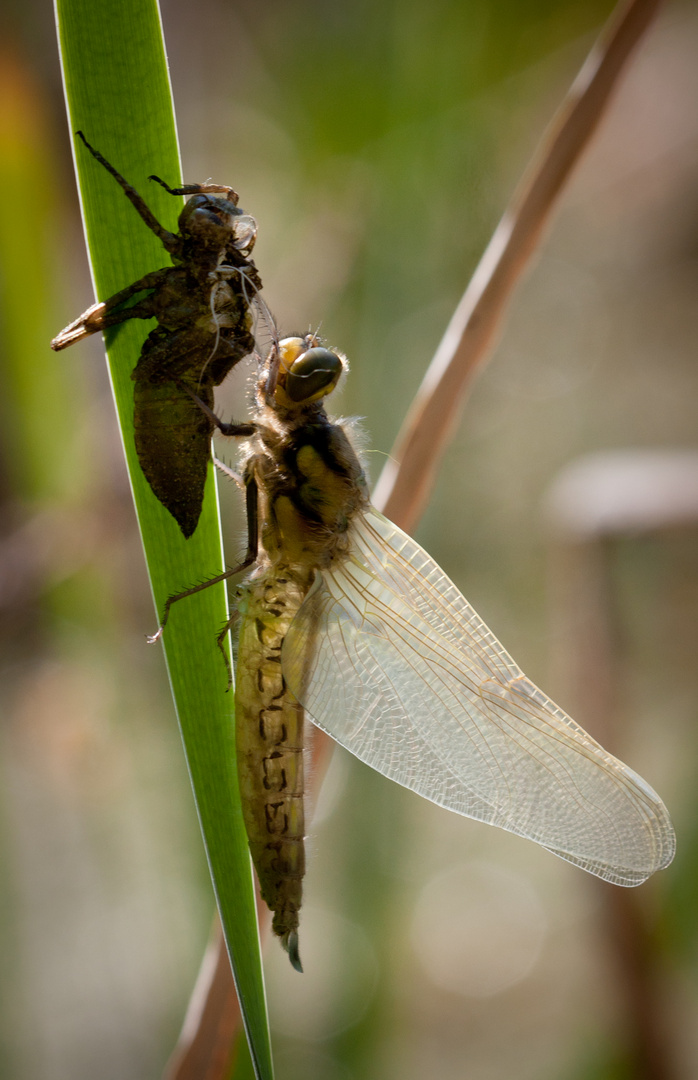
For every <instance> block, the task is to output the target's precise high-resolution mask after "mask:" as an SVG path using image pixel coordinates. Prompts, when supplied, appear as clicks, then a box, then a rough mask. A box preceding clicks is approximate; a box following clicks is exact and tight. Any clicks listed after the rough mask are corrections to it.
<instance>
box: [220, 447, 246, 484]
mask: <svg viewBox="0 0 698 1080" xmlns="http://www.w3.org/2000/svg"><path fill="white" fill-rule="evenodd" d="M213 464H214V465H215V466H216V468H217V469H218V471H219V472H222V473H223V474H224V476H227V477H229V478H230V479H231V480H232V481H233V482H234V483H235V484H237V486H238V487H244V486H245V481H244V479H243V477H242V476H241V475H240V473H237V472H235V469H231V468H230V466H229V465H226V464H225V462H224V461H221V459H220V458H217V457H216V455H215V454H214V455H213Z"/></svg>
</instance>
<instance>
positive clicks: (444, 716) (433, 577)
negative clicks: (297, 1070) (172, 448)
mask: <svg viewBox="0 0 698 1080" xmlns="http://www.w3.org/2000/svg"><path fill="white" fill-rule="evenodd" d="M345 368H346V360H345V358H344V357H343V355H342V354H341V353H339V352H338V351H336V350H330V349H328V348H325V347H324V346H322V345H321V344H320V342H319V341H318V339H317V338H316V337H315V336H314V335H306V336H305V337H301V336H297V337H289V338H285V339H283V340H282V341H280V342H279V343H278V345H276V346H274V347H273V348H272V350H271V352H270V354H269V357H268V358H267V361H266V362H265V363H264V364H263V365H262V367H261V369H260V374H259V381H258V384H257V387H256V404H255V409H254V415H253V417H252V422H251V424H246V425H235V424H229V425H225V424H221V423H220V421H219V422H218V424H219V427H220V428H221V430H223V431H224V433H225V434H228V435H233V436H235V435H237V436H240V437H242V436H248V438H247V441H246V443H245V444H244V446H243V449H242V462H241V464H242V469H241V473H240V477H239V478H240V482H241V483H242V485H243V486H244V489H245V491H246V503H247V515H248V550H247V554H246V556H245V558H244V559H243V561H242V563H241V564H240V565H239V566H236V567H235V568H233V569H231V570H228V571H226V572H225V573H224V574H221V575H218V576H217V577H216V578H214V579H211V581H209V582H204V583H202V584H201V585H198V586H196V587H195V588H193V589H189V590H187V591H186V592H183V593H180V594H178V595H177V596H174V597H171V598H170V600H168V601H167V605H166V608H165V612H164V618H163V622H162V623H161V625H160V628H159V630H158V631H157V633H156V634H155V635H153V638H152V639H151V640H157V639H158V638H159V637H160V636H161V634H162V632H163V630H164V626H165V623H166V620H167V616H168V613H169V609H170V605H171V604H172V603H174V602H175V601H177V600H180V599H182V598H184V597H185V596H189V595H191V594H192V593H194V592H198V591H199V590H200V589H202V588H206V587H207V586H208V585H209V584H213V583H214V582H219V581H221V580H224V579H226V578H228V577H231V576H233V575H234V574H238V573H240V572H241V571H242V570H245V569H248V568H250V567H253V569H252V571H251V573H250V574H249V576H248V578H247V580H246V581H245V582H244V583H243V585H242V586H241V587H240V589H239V592H238V596H239V603H238V611H237V617H238V619H239V638H238V647H237V665H236V688H235V706H236V741H237V755H238V775H239V784H240V794H241V798H242V803H243V814H244V820H245V826H246V829H247V835H248V839H249V846H250V851H251V854H252V859H253V863H254V866H255V869H256V872H257V876H258V878H259V882H260V886H261V892H262V896H263V898H264V900H265V902H266V903H267V905H268V906H269V908H270V909H271V910H272V912H273V922H272V928H273V931H274V933H275V934H276V935H277V936H278V937H280V939H281V942H282V944H283V946H284V947H285V948H286V950H287V952H288V954H289V957H290V960H291V963H292V964H293V966H294V967H295V968H297V969H298V970H302V967H301V962H300V955H299V946H298V924H299V910H300V907H301V900H302V879H303V873H304V866H305V855H304V846H303V844H304V842H303V837H304V812H303V798H304V787H305V785H304V775H303V774H304V764H303V757H304V747H305V744H306V740H305V733H304V724H305V718H306V717H308V718H309V719H310V720H311V721H312V723H313V724H315V725H316V726H317V727H319V728H321V729H322V730H323V731H325V732H327V734H328V735H330V736H332V738H333V739H334V740H336V742H338V743H339V744H340V745H342V746H344V747H346V748H347V749H348V750H349V751H351V753H353V754H355V755H356V757H358V758H359V759H360V760H361V761H363V762H365V763H366V764H367V765H370V766H372V768H374V769H376V770H377V771H378V772H380V773H382V774H383V775H384V776H387V777H389V778H390V779H391V780H395V781H396V782H397V783H399V784H402V785H403V786H404V787H406V788H410V789H411V790H412V791H415V792H417V793H418V794H419V795H422V796H424V797H425V798H426V799H429V800H430V801H431V802H434V803H437V804H438V805H439V806H443V807H445V808H446V809H448V810H453V811H455V812H456V813H458V814H462V815H464V816H466V817H470V818H474V819H476V820H477V821H482V822H486V823H488V824H490V825H496V826H498V827H499V828H502V829H506V830H507V831H509V832H512V833H515V834H516V835H518V836H522V837H526V838H527V839H529V840H533V841H535V842H536V843H537V844H540V845H541V846H542V847H543V848H546V849H547V850H548V851H550V852H552V853H553V854H555V855H558V856H559V857H560V858H562V859H565V860H567V861H568V862H570V863H573V864H574V865H575V866H578V867H581V868H582V869H583V870H587V871H589V873H591V874H595V875H596V876H597V877H599V878H602V879H604V880H605V881H609V882H613V883H614V884H616V885H625V886H634V885H639V884H641V883H642V882H643V881H645V880H646V879H647V878H648V877H649V876H650V875H651V874H653V873H654V872H655V871H656V870H659V869H661V868H663V867H666V866H668V864H669V863H670V862H671V860H672V858H673V856H674V848H675V838H674V832H673V828H672V825H671V821H670V818H669V814H668V812H667V810H666V807H665V806H664V804H663V803H662V801H661V799H660V798H659V796H658V795H657V794H656V792H655V791H654V790H653V789H652V788H651V787H650V786H649V784H648V783H646V781H645V780H643V779H642V777H640V776H639V775H638V774H637V773H636V772H634V771H633V770H632V769H630V768H629V767H628V766H627V765H625V764H623V762H622V761H619V760H618V759H617V758H615V757H613V756H612V755H611V754H609V753H608V752H607V751H606V750H604V749H603V747H602V746H600V745H599V743H597V742H596V741H595V740H594V739H593V738H592V737H591V736H590V735H588V734H587V733H586V732H585V731H584V730H583V728H581V727H580V726H579V725H578V724H576V723H575V722H574V720H572V719H570V717H569V716H567V715H566V714H565V713H564V712H563V710H562V709H561V708H559V706H557V705H555V704H554V702H553V701H551V700H550V698H549V697H547V696H546V695H545V694H544V693H543V692H542V691H541V690H539V689H538V687H537V686H535V685H534V684H533V683H532V682H531V681H530V679H528V678H527V677H526V675H524V674H523V672H522V671H521V670H520V668H519V667H517V665H516V664H515V662H514V661H513V660H512V658H511V657H510V656H509V654H508V653H507V652H506V651H505V649H504V648H503V646H502V645H501V644H500V643H499V641H498V640H497V638H496V637H495V636H494V634H493V633H492V631H491V630H489V629H488V627H487V626H486V625H485V623H484V622H483V621H482V619H481V618H480V617H479V616H478V615H477V614H476V613H475V611H474V610H473V608H472V607H471V606H470V604H469V603H468V601H467V600H465V598H464V597H463V596H462V595H461V593H460V592H459V590H458V589H457V587H456V586H455V585H454V584H453V582H451V581H450V580H449V579H448V578H447V576H446V574H445V573H444V572H443V570H441V569H440V567H439V566H437V564H436V563H435V562H434V560H433V559H432V558H431V557H430V556H429V555H428V554H427V553H426V552H425V551H424V550H423V549H422V548H421V547H420V546H419V544H417V543H416V542H415V541H414V540H413V539H412V538H411V537H410V536H408V535H407V534H406V533H404V532H403V531H402V530H401V529H399V528H398V527H397V526H396V525H394V524H393V523H392V522H390V521H389V520H388V519H387V518H385V517H384V516H383V515H382V514H380V513H379V512H378V511H377V510H376V509H375V507H373V506H372V505H371V502H370V499H369V493H368V487H367V482H366V477H365V475H364V472H363V469H362V466H361V464H360V461H359V458H358V456H357V454H356V452H355V450H354V448H353V446H352V442H351V431H350V429H349V428H348V426H347V425H345V424H344V423H340V422H336V421H333V420H332V419H330V418H329V417H328V415H327V413H326V412H325V408H324V401H325V398H326V397H327V395H328V394H330V393H331V391H332V390H334V388H335V387H336V385H337V383H338V381H339V379H340V378H341V376H342V374H343V373H344V371H345ZM250 431H252V432H253V433H252V435H251V437H249V435H250ZM224 633H225V631H224ZM222 638H223V635H221V637H220V638H219V642H221V641H222Z"/></svg>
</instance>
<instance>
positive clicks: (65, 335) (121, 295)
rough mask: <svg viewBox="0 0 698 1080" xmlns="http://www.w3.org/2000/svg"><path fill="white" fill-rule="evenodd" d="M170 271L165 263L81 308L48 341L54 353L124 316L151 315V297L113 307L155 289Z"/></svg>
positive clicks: (116, 323) (118, 321)
mask: <svg viewBox="0 0 698 1080" xmlns="http://www.w3.org/2000/svg"><path fill="white" fill-rule="evenodd" d="M171 273H172V267H167V266H166V267H163V269H162V270H154V271H153V272H152V273H150V274H146V275H145V277H142V278H140V279H139V280H138V281H134V283H133V284H132V285H127V286H126V288H125V289H121V290H120V291H119V292H117V293H114V295H113V296H110V297H109V299H108V300H100V301H98V302H97V303H96V304H93V305H92V307H89V308H88V309H87V311H83V313H82V315H79V316H78V318H77V319H75V320H74V321H73V322H71V323H70V324H69V325H68V326H66V327H65V329H64V330H61V332H60V334H58V335H57V336H56V337H55V338H54V339H53V341H52V342H51V348H52V349H53V351H54V352H60V350H61V349H66V348H67V347H68V345H74V344H75V342H76V341H82V339H83V338H86V337H88V336H89V335H90V334H96V333H99V331H100V330H106V328H107V327H108V326H117V325H118V324H119V323H122V322H126V320H127V319H150V318H152V317H153V315H154V314H155V311H154V310H153V298H152V296H145V297H143V299H142V300H139V301H138V302H137V303H135V304H132V305H131V307H127V308H121V309H120V310H119V311H114V310H113V309H114V308H117V307H118V306H119V305H120V304H123V303H124V302H125V301H126V300H130V298H131V297H132V296H135V295H136V293H139V292H144V291H146V290H152V289H158V288H159V287H160V285H162V284H163V283H164V282H165V281H166V280H167V277H168V275H169V274H171Z"/></svg>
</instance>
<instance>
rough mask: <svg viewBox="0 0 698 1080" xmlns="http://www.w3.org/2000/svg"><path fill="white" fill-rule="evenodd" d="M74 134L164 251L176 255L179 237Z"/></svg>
mask: <svg viewBox="0 0 698 1080" xmlns="http://www.w3.org/2000/svg"><path fill="white" fill-rule="evenodd" d="M75 134H76V135H79V136H80V138H81V139H82V141H83V142H84V144H85V146H86V147H87V149H88V150H89V151H90V153H91V154H92V157H93V158H96V160H97V161H98V162H99V163H100V165H103V166H104V168H105V169H106V170H107V172H108V173H111V175H112V176H113V177H114V179H115V180H116V182H117V184H119V185H120V186H121V188H122V189H123V192H124V194H125V195H126V197H127V198H128V199H130V201H131V203H132V204H133V206H134V207H135V208H136V210H137V211H138V213H139V214H140V216H141V218H142V219H143V221H144V222H145V223H146V225H147V226H148V228H149V229H151V230H152V232H154V233H155V235H156V236H157V238H158V239H159V240H160V241H161V242H162V244H163V246H164V247H165V249H166V250H167V251H169V252H170V254H173V253H178V252H179V249H180V240H179V237H177V236H175V235H174V233H171V232H169V231H168V230H167V229H165V228H164V226H162V225H161V224H160V222H159V221H158V219H157V218H156V217H155V214H154V213H153V212H152V210H151V209H150V207H149V206H148V205H147V204H146V202H145V200H144V199H143V198H142V197H141V196H140V195H139V194H138V192H137V191H136V189H135V188H133V187H131V185H130V184H129V182H128V181H127V180H125V179H124V177H123V176H122V175H121V173H119V172H117V171H116V169H115V168H114V166H113V165H111V164H110V163H109V162H108V161H107V159H106V158H105V157H103V156H102V155H101V154H100V152H99V150H95V148H94V146H91V145H90V143H88V141H87V139H86V138H85V136H84V135H83V133H82V132H81V131H76V133H75Z"/></svg>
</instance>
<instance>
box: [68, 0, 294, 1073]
mask: <svg viewBox="0 0 698 1080" xmlns="http://www.w3.org/2000/svg"><path fill="white" fill-rule="evenodd" d="M56 14H57V23H58V32H59V41H60V48H61V57H62V64H63V77H64V84H65V91H66V99H67V103H68V114H69V122H70V128H71V131H72V132H75V131H76V130H78V129H79V130H82V131H84V132H85V135H86V136H87V138H88V139H89V141H90V142H91V143H92V144H93V145H94V146H96V147H97V148H98V149H99V150H100V151H101V152H102V153H103V154H104V156H105V157H106V158H107V159H108V160H110V161H112V162H113V163H114V165H115V166H116V167H117V169H118V170H119V171H120V172H121V173H122V175H124V176H126V177H127V178H128V180H129V181H130V182H131V183H132V184H133V186H134V187H135V188H136V189H137V190H138V191H139V192H141V194H143V195H144V196H145V197H146V199H147V201H148V204H149V205H150V207H151V209H152V210H153V212H154V213H155V215H156V217H157V218H158V219H159V220H160V221H161V223H162V224H164V225H165V227H166V228H169V229H174V228H176V224H175V223H176V217H177V214H178V212H179V210H180V209H181V200H179V199H175V198H173V197H172V196H170V195H168V194H167V192H165V191H163V189H162V188H159V187H158V186H157V185H155V184H149V183H148V181H147V177H148V175H149V174H150V173H153V172H156V173H158V175H161V176H162V177H163V178H165V179H166V180H168V181H169V182H170V183H171V184H173V185H174V184H178V183H179V182H180V167H179V156H178V149H177V138H176V129H175V120H174V114H173V109H172V100H171V92H170V85H169V77H168V72H167V64H166V59H165V51H164V44H163V40H162V29H161V25H160V17H159V10H158V7H157V4H156V3H155V0H120V2H119V3H118V4H114V3H108V2H106V0H98V2H95V0H56ZM74 152H75V156H76V170H77V174H78V179H79V186H80V197H81V204H82V211H83V219H84V223H85V231H86V235H87V239H88V246H89V250H90V258H91V263H92V273H93V278H94V282H95V290H96V294H97V296H98V297H99V298H100V299H104V298H106V297H108V296H109V295H111V294H112V293H114V292H116V291H117V290H118V289H120V288H123V287H124V286H125V285H128V284H129V283H130V282H132V281H134V280H136V279H137V278H139V277H141V276H142V275H143V274H145V273H147V272H148V271H150V270H155V269H158V268H159V267H161V266H165V265H168V264H169V258H168V256H167V255H166V253H165V252H164V250H163V248H162V246H161V244H160V242H159V241H158V240H157V238H156V237H155V236H154V235H153V234H152V233H150V232H149V230H148V229H147V228H146V227H145V225H144V224H143V222H142V221H141V220H140V218H139V217H138V215H137V214H136V212H135V210H134V209H133V207H132V206H131V205H130V203H129V202H128V201H127V199H126V198H125V196H124V194H123V192H122V191H121V189H120V188H119V186H118V185H117V184H116V182H115V181H114V180H113V178H112V177H110V176H109V175H108V174H107V172H106V171H105V170H104V169H103V168H101V167H100V166H99V165H98V163H97V162H96V161H94V159H93V158H92V157H91V156H90V155H89V154H88V152H87V150H85V148H84V147H83V146H82V145H81V144H80V143H78V144H77V146H76V147H75V151H74ZM150 328H151V324H144V323H136V322H135V321H134V322H130V323H126V324H124V325H123V326H121V327H118V328H117V329H116V330H113V331H111V332H109V334H108V340H107V352H108V360H109V370H110V375H111V380H112V387H113V390H114V396H115V401H116V407H117V412H118V416H119V422H120V425H121V431H122V439H123V443H124V451H125V455H126V460H127V463H128V469H129V474H130V478H131V485H132V490H133V496H134V501H135V504H136V510H137V513H138V518H139V523H140V529H141V535H142V539H143V546H144V549H145V554H146V561H147V564H148V569H149V573H150V580H151V584H152V589H153V595H154V599H155V605H156V609H157V611H158V612H161V611H162V609H163V604H164V601H165V599H166V598H167V596H168V595H170V594H172V593H174V592H178V591H180V590H181V589H183V588H186V587H187V586H189V585H190V584H193V583H195V582H197V581H199V580H201V579H202V578H205V577H208V576H211V575H213V574H215V573H216V572H218V571H219V570H220V569H221V566H222V564H223V554H222V547H221V539H220V528H219V517H218V503H217V496H216V491H215V484H214V482H213V478H212V477H211V476H210V475H209V479H208V481H207V490H206V497H205V500H204V507H203V511H202V515H201V519H200V523H199V526H198V528H197V530H196V532H195V533H194V535H193V536H192V537H191V538H190V539H189V540H185V539H184V538H183V536H182V534H181V532H180V530H179V527H178V526H177V524H176V522H175V521H174V519H173V518H172V517H171V516H170V515H169V513H168V512H167V511H166V510H165V509H164V508H163V507H162V506H161V505H160V503H159V502H158V501H157V499H156V498H155V496H154V495H153V494H152V492H151V490H150V488H149V486H148V484H147V482H146V480H145V478H144V476H143V474H142V472H141V469H140V466H139V464H138V460H137V457H136V452H135V447H134V442H133V385H134V384H133V382H132V380H131V377H130V376H131V371H132V370H133V367H134V365H135V363H136V360H137V358H138V356H139V353H140V348H141V344H142V342H143V339H144V337H145V335H146V333H147V332H148V330H149V329H150ZM58 362H60V363H64V364H66V365H69V364H70V359H69V357H66V358H63V357H61V358H60V360H59V361H58ZM68 370H69V368H68ZM226 618H227V610H226V596H225V589H224V587H223V586H218V587H215V588H211V589H208V590H206V591H205V592H203V593H200V594H197V595H196V596H194V597H192V598H191V599H190V600H188V601H185V602H183V603H182V604H180V605H177V606H176V607H175V608H174V609H173V612H172V616H171V619H170V622H169V623H168V627H167V632H166V634H165V642H164V647H165V652H166V658H167V666H168V671H169V676H170V683H171V686H172V692H173V695H174V700H175V706H176V709H177V715H178V717H179V723H180V727H181V732H182V738H183V741H184V746H185V751H186V756H187V761H188V766H189V773H190V776H191V780H192V786H193V788H194V795H195V799H196V805H197V810H198V814H199V820H200V823H201V828H202V832H203V835H204V842H205V845H206V851H207V855H208V860H209V866H210V869H211V874H212V877H213V882H214V888H215V891H216V896H217V899H218V904H219V908H220V912H221V920H222V923H223V927H224V932H225V935H226V941H227V944H228V949H229V952H230V955H231V958H232V965H233V971H234V975H235V980H236V985H237V988H238V993H239V996H240V1001H241V1005H242V1012H243V1016H244V1018H245V1026H246V1029H247V1033H248V1038H249V1041H250V1048H251V1054H252V1059H253V1061H254V1064H255V1070H256V1075H257V1076H258V1077H259V1078H260V1080H270V1078H271V1077H272V1075H273V1073H272V1064H271V1051H270V1044H269V1032H268V1024H267V1018H266V1005H265V1000H264V984H263V976H262V968H261V958H260V953H259V935H258V930H257V920H256V913H255V905H254V894H253V886H252V874H251V867H250V860H249V855H248V848H247V839H246V836H245V831H244V826H243V823H242V817H241V813H240V806H239V795H238V786H237V776H236V771H235V746H234V742H235V740H234V727H233V717H232V710H233V700H232V695H231V694H226V693H225V689H226V672H225V669H224V665H223V663H222V659H221V656H220V653H219V651H218V649H217V647H216V633H217V631H218V629H219V628H220V627H221V626H222V625H223V624H224V622H225V621H226ZM154 625H155V624H154ZM150 629H152V628H151V627H147V628H146V627H144V631H145V630H150ZM143 647H144V648H145V647H146V645H145V642H144V645H143Z"/></svg>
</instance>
